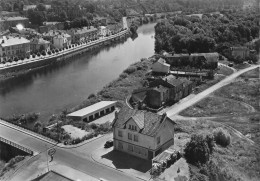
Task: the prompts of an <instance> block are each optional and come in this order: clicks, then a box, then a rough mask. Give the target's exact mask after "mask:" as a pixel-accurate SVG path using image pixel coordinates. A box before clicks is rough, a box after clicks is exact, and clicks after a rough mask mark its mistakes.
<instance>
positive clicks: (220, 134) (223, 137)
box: [213, 127, 231, 147]
mask: <svg viewBox="0 0 260 181" xmlns="http://www.w3.org/2000/svg"><path fill="white" fill-rule="evenodd" d="M213 135H214V140H215V141H216V143H217V144H219V145H221V146H224V147H226V146H228V145H229V144H230V139H231V138H230V134H229V133H228V132H227V131H226V130H224V129H223V128H221V127H219V128H216V129H214V130H213Z"/></svg>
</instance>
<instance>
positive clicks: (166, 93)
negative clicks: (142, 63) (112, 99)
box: [130, 75, 193, 110]
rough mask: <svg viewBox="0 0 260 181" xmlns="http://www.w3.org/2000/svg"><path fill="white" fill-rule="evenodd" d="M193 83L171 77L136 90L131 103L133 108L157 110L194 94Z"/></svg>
mask: <svg viewBox="0 0 260 181" xmlns="http://www.w3.org/2000/svg"><path fill="white" fill-rule="evenodd" d="M192 88H193V82H192V81H190V80H188V79H186V78H178V79H177V78H175V77H174V76H173V75H169V76H167V77H164V78H158V79H155V80H153V81H151V82H150V83H149V87H147V88H142V89H137V90H134V91H133V93H132V95H131V98H130V103H131V104H132V106H134V107H137V108H144V109H154V110H157V109H159V108H161V107H162V106H164V105H166V104H173V103H176V102H178V101H179V100H180V99H182V98H184V97H186V96H188V95H189V94H190V93H191V92H192Z"/></svg>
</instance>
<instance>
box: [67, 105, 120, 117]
mask: <svg viewBox="0 0 260 181" xmlns="http://www.w3.org/2000/svg"><path fill="white" fill-rule="evenodd" d="M115 107H116V101H101V102H98V103H96V104H93V105H91V106H88V107H86V108H83V109H80V110H78V111H76V112H73V113H70V114H68V115H67V117H69V118H72V119H74V120H82V121H86V122H91V121H93V120H95V119H97V118H100V117H102V116H104V115H106V114H108V113H111V112H113V111H114V110H115Z"/></svg>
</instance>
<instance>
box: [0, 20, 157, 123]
mask: <svg viewBox="0 0 260 181" xmlns="http://www.w3.org/2000/svg"><path fill="white" fill-rule="evenodd" d="M154 26H155V24H154V23H153V24H147V25H143V26H141V27H139V28H138V37H137V38H135V39H132V38H128V39H127V40H125V41H124V42H120V43H116V44H113V45H109V46H108V47H104V48H101V49H100V50H97V51H96V52H88V53H86V54H84V55H80V56H76V57H74V58H72V59H73V60H71V61H69V62H66V63H61V64H59V65H51V66H47V67H44V68H42V69H40V70H37V71H35V72H30V73H27V74H26V75H22V76H19V77H17V78H14V79H11V80H8V81H5V82H1V83H0V117H6V116H11V115H13V114H24V113H29V112H38V113H40V115H41V119H46V118H48V117H50V116H51V115H52V114H54V113H58V112H60V111H61V110H63V109H64V108H71V107H73V106H75V105H77V104H79V103H81V102H82V101H83V100H85V99H86V98H87V97H88V95H89V94H91V93H95V92H97V91H98V90H100V89H102V87H104V86H105V85H106V84H108V83H109V82H110V81H112V80H114V79H116V78H117V77H118V75H119V74H120V73H121V72H122V71H123V70H124V69H126V68H127V67H128V66H129V65H130V64H132V63H134V62H137V61H139V60H140V59H141V58H148V57H150V56H151V55H153V53H154Z"/></svg>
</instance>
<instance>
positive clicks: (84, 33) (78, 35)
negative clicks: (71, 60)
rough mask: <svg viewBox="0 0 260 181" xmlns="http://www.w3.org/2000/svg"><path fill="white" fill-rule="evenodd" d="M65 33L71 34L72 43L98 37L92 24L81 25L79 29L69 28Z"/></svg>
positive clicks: (96, 30)
mask: <svg viewBox="0 0 260 181" xmlns="http://www.w3.org/2000/svg"><path fill="white" fill-rule="evenodd" d="M67 33H68V34H69V35H70V36H71V40H72V43H81V42H84V41H89V40H93V39H96V38H97V37H98V29H97V28H94V27H93V26H90V27H83V28H81V29H70V30H67Z"/></svg>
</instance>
